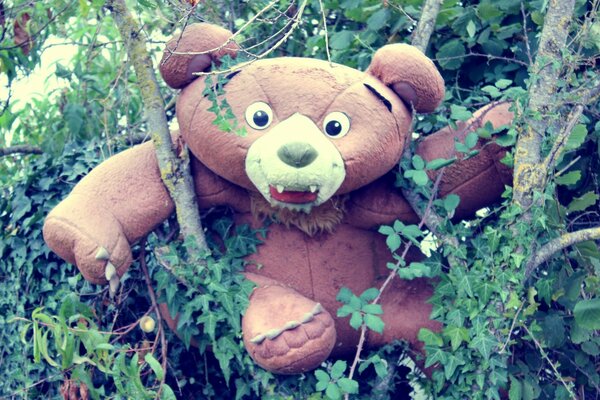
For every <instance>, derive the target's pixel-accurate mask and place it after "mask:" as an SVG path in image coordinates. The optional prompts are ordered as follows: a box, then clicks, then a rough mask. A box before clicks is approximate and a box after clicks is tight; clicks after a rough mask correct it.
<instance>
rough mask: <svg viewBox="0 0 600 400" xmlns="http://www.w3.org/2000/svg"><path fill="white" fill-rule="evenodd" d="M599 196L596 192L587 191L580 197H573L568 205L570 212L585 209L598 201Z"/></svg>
mask: <svg viewBox="0 0 600 400" xmlns="http://www.w3.org/2000/svg"><path fill="white" fill-rule="evenodd" d="M598 198H599V196H598V195H597V194H596V193H594V192H587V193H585V194H584V195H582V196H580V197H576V198H575V199H573V200H572V201H571V202H570V203H569V205H568V206H567V211H568V212H575V211H583V210H585V209H587V208H589V207H591V206H593V205H594V204H596V202H597V201H598Z"/></svg>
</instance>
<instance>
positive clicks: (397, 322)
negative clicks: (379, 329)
mask: <svg viewBox="0 0 600 400" xmlns="http://www.w3.org/2000/svg"><path fill="white" fill-rule="evenodd" d="M432 294H433V287H432V286H431V283H430V281H429V280H428V279H425V278H422V279H414V280H412V281H406V280H402V279H399V278H398V277H396V278H395V279H394V280H393V281H392V283H391V284H390V286H388V287H387V289H386V290H385V291H384V292H383V295H382V296H381V306H382V308H383V315H382V316H381V317H382V319H383V322H384V323H385V327H384V329H383V334H378V333H375V332H373V331H369V336H368V344H369V346H381V345H384V344H386V343H391V342H393V341H394V340H405V341H407V342H408V343H409V344H410V346H411V348H413V349H414V350H417V351H418V352H423V343H422V342H420V341H419V340H418V338H417V337H418V334H419V330H420V329H421V328H428V329H430V330H432V331H434V332H438V331H440V329H441V324H440V323H439V322H437V321H432V320H431V319H429V316H430V315H431V309H432V306H431V304H429V303H427V301H428V300H429V298H430V297H431V296H432ZM419 364H421V363H419Z"/></svg>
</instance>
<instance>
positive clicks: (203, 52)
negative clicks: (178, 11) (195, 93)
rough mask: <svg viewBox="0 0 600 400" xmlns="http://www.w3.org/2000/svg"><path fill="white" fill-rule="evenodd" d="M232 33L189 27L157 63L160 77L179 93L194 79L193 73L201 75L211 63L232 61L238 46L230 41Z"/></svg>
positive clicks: (217, 29)
mask: <svg viewBox="0 0 600 400" xmlns="http://www.w3.org/2000/svg"><path fill="white" fill-rule="evenodd" d="M232 35H233V34H232V33H231V32H229V31H228V30H227V29H223V28H221V27H218V26H215V25H211V24H204V23H200V24H193V25H190V26H188V27H186V28H185V30H184V31H183V34H182V35H179V34H177V35H175V36H173V38H172V39H171V40H170V41H169V42H168V43H167V46H166V49H165V51H164V52H163V57H162V60H161V62H160V74H161V75H162V77H163V79H164V80H165V82H166V83H167V85H169V86H171V87H172V88H174V89H180V88H182V87H184V86H186V85H187V84H189V83H190V82H191V81H193V80H194V79H196V78H197V76H196V75H194V73H195V72H205V71H208V70H209V69H210V66H211V64H212V63H213V62H218V60H219V59H220V58H221V57H223V56H225V55H227V54H228V55H230V56H232V57H235V55H236V53H237V50H238V49H239V47H238V45H237V44H236V43H235V42H233V41H230V39H231V37H232Z"/></svg>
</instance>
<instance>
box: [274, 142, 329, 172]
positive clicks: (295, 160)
mask: <svg viewBox="0 0 600 400" xmlns="http://www.w3.org/2000/svg"><path fill="white" fill-rule="evenodd" d="M318 155H319V153H317V150H315V149H314V147H312V146H311V145H310V144H308V143H303V142H291V143H286V144H284V145H283V146H281V147H280V148H279V150H277V156H278V157H279V159H280V160H281V161H283V162H284V163H286V164H287V165H289V166H290V167H294V168H302V167H306V166H307V165H309V164H310V163H312V162H313V161H314V160H315V158H317V156H318Z"/></svg>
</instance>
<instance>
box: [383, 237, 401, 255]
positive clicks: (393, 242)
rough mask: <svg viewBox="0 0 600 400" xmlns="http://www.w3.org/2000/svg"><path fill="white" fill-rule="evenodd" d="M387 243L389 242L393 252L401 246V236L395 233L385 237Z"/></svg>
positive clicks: (388, 244)
mask: <svg viewBox="0 0 600 400" xmlns="http://www.w3.org/2000/svg"><path fill="white" fill-rule="evenodd" d="M385 243H386V244H387V247H388V248H389V249H390V251H391V252H392V253H393V252H395V251H396V250H398V249H399V248H400V245H401V244H402V241H401V240H400V236H398V235H395V234H394V235H390V236H388V237H387V238H385Z"/></svg>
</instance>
